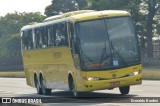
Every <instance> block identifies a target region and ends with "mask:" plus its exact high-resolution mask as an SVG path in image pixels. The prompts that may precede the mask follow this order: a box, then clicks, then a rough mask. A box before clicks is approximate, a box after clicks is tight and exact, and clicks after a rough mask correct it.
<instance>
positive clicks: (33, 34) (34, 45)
mask: <svg viewBox="0 0 160 106" xmlns="http://www.w3.org/2000/svg"><path fill="white" fill-rule="evenodd" d="M32 39H33V49H35V48H36V42H35V29H32Z"/></svg>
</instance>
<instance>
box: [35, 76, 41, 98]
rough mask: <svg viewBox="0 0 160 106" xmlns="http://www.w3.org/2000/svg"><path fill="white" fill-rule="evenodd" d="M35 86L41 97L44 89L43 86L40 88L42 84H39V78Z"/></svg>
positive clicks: (36, 79)
mask: <svg viewBox="0 0 160 106" xmlns="http://www.w3.org/2000/svg"><path fill="white" fill-rule="evenodd" d="M35 86H36V90H37V93H38V94H39V95H41V94H42V88H41V86H40V84H39V82H38V78H37V77H35Z"/></svg>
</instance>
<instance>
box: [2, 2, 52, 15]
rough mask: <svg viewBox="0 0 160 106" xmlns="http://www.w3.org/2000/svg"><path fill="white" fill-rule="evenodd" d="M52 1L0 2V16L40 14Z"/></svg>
mask: <svg viewBox="0 0 160 106" xmlns="http://www.w3.org/2000/svg"><path fill="white" fill-rule="evenodd" d="M51 1H52V0H0V16H5V15H6V14H7V13H14V12H15V11H17V12H41V13H42V14H44V10H45V7H46V6H48V5H50V4H51Z"/></svg>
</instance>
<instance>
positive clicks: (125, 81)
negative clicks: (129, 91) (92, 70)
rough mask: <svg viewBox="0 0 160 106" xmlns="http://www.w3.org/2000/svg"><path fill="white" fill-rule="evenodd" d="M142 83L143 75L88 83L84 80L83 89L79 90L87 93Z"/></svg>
mask: <svg viewBox="0 0 160 106" xmlns="http://www.w3.org/2000/svg"><path fill="white" fill-rule="evenodd" d="M141 83H142V74H138V75H135V76H129V77H123V78H118V79H112V80H96V81H86V80H84V85H83V89H81V90H78V89H77V91H79V92H87V91H94V90H102V89H112V88H116V87H123V86H131V85H138V84H141Z"/></svg>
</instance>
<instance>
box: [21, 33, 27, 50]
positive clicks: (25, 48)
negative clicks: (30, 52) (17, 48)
mask: <svg viewBox="0 0 160 106" xmlns="http://www.w3.org/2000/svg"><path fill="white" fill-rule="evenodd" d="M22 49H24V50H27V49H28V38H27V31H23V32H22Z"/></svg>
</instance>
